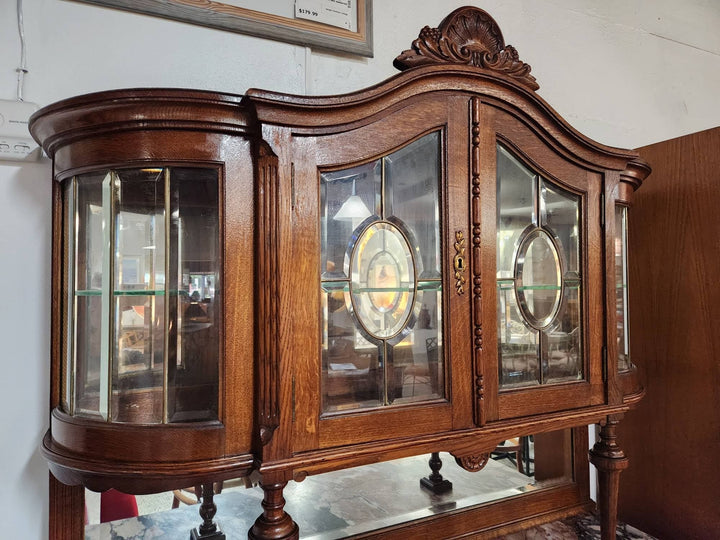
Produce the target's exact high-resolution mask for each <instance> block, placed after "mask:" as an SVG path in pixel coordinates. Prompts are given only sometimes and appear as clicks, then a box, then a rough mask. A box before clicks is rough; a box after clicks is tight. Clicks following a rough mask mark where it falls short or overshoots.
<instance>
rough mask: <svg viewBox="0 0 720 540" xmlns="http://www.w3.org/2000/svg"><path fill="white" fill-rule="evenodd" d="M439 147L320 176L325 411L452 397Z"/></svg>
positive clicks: (431, 142)
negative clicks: (445, 353)
mask: <svg viewBox="0 0 720 540" xmlns="http://www.w3.org/2000/svg"><path fill="white" fill-rule="evenodd" d="M440 149H441V147H440V133H439V132H433V133H430V134H428V135H425V136H423V137H421V138H419V139H417V140H415V141H413V142H411V143H409V144H407V145H405V146H404V147H402V148H400V149H398V150H397V151H395V152H392V153H390V154H388V155H386V156H383V157H381V158H378V159H377V160H374V161H372V162H369V163H365V164H362V165H358V166H354V167H350V168H346V169H342V170H335V171H325V172H322V173H321V175H320V187H321V204H322V209H321V227H320V229H321V264H322V268H321V284H320V287H321V317H322V368H321V369H322V374H321V380H322V396H323V401H322V410H323V412H324V413H337V412H342V411H352V410H357V409H365V408H373V407H383V406H390V405H393V404H399V403H412V402H417V401H425V400H429V399H440V398H443V397H444V396H445V390H444V388H445V383H444V377H443V373H444V368H443V360H442V322H443V318H442V285H441V280H440V278H441V265H440V244H441V242H440V219H439V211H440V210H439V208H440V206H439V199H440V195H439V193H440V185H441V184H440V175H441V170H442V169H441V157H440V156H441V152H440Z"/></svg>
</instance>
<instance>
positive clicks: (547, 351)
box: [543, 281, 584, 383]
mask: <svg viewBox="0 0 720 540" xmlns="http://www.w3.org/2000/svg"><path fill="white" fill-rule="evenodd" d="M563 295H564V298H563V301H562V304H561V307H560V311H559V312H558V315H557V317H556V318H555V321H554V322H553V325H552V326H551V327H550V328H547V329H546V330H545V331H544V332H543V334H544V339H543V342H544V343H546V344H547V346H546V347H544V348H543V373H544V381H545V382H547V383H554V382H564V381H573V380H578V379H582V376H583V366H584V363H583V345H582V332H581V331H580V328H581V327H580V288H579V283H578V282H572V281H568V282H567V283H566V284H565V287H564V289H563Z"/></svg>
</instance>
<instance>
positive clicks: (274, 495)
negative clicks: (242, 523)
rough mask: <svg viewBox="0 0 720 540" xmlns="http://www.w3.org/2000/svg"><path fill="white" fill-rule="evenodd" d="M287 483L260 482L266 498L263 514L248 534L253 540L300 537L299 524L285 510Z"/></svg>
mask: <svg viewBox="0 0 720 540" xmlns="http://www.w3.org/2000/svg"><path fill="white" fill-rule="evenodd" d="M286 485H287V482H278V483H275V484H272V483H267V484H264V483H263V482H260V487H262V488H263V492H264V494H265V495H264V498H263V502H262V507H263V513H262V514H261V515H260V517H258V518H257V519H256V520H255V524H254V525H253V526H252V529H250V531H249V532H248V538H250V539H251V540H297V538H299V536H300V531H299V529H298V526H297V523H295V522H294V521H293V520H292V518H291V517H290V515H289V514H288V513H287V512H285V510H283V508H284V507H285V499H284V498H283V489H285V486H286Z"/></svg>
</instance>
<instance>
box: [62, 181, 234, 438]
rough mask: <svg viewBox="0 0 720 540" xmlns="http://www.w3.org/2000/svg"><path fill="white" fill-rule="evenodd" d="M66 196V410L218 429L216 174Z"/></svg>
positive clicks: (69, 190)
mask: <svg viewBox="0 0 720 540" xmlns="http://www.w3.org/2000/svg"><path fill="white" fill-rule="evenodd" d="M63 193H64V204H63V208H64V216H63V222H64V242H63V243H64V257H65V261H66V264H65V268H66V269H67V270H66V272H67V273H66V274H65V276H64V291H65V293H64V305H65V308H64V328H65V338H64V351H65V353H64V356H65V363H64V370H63V400H62V401H63V408H64V410H65V411H66V412H67V413H69V414H71V415H74V416H83V417H90V418H98V419H101V420H106V421H111V422H132V423H143V424H157V423H167V422H183V421H194V420H212V419H217V414H218V382H219V371H218V370H219V352H220V351H219V328H220V325H221V319H220V314H221V310H220V305H219V292H220V288H219V285H220V282H219V277H220V269H221V264H220V245H219V242H220V237H219V195H218V194H219V191H218V173H217V171H216V170H211V169H194V168H143V169H124V170H116V171H103V172H101V173H89V174H84V175H80V176H76V177H73V178H70V179H68V180H66V181H65V185H64V191H63Z"/></svg>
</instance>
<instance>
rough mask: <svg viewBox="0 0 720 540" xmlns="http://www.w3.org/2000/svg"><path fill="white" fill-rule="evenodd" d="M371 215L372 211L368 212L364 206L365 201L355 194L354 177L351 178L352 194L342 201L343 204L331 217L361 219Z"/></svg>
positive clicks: (349, 219)
mask: <svg viewBox="0 0 720 540" xmlns="http://www.w3.org/2000/svg"><path fill="white" fill-rule="evenodd" d="M371 215H372V213H371V212H370V210H368V207H367V206H365V203H364V202H363V200H362V199H361V198H360V196H358V195H356V194H355V178H353V183H352V194H351V195H350V197H348V199H347V200H346V201H345V202H344V203H343V205H342V206H341V207H340V210H338V211H337V214H335V216H334V217H333V219H335V220H337V221H356V220H361V221H362V220H363V219H365V218H368V217H370V216H371Z"/></svg>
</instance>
